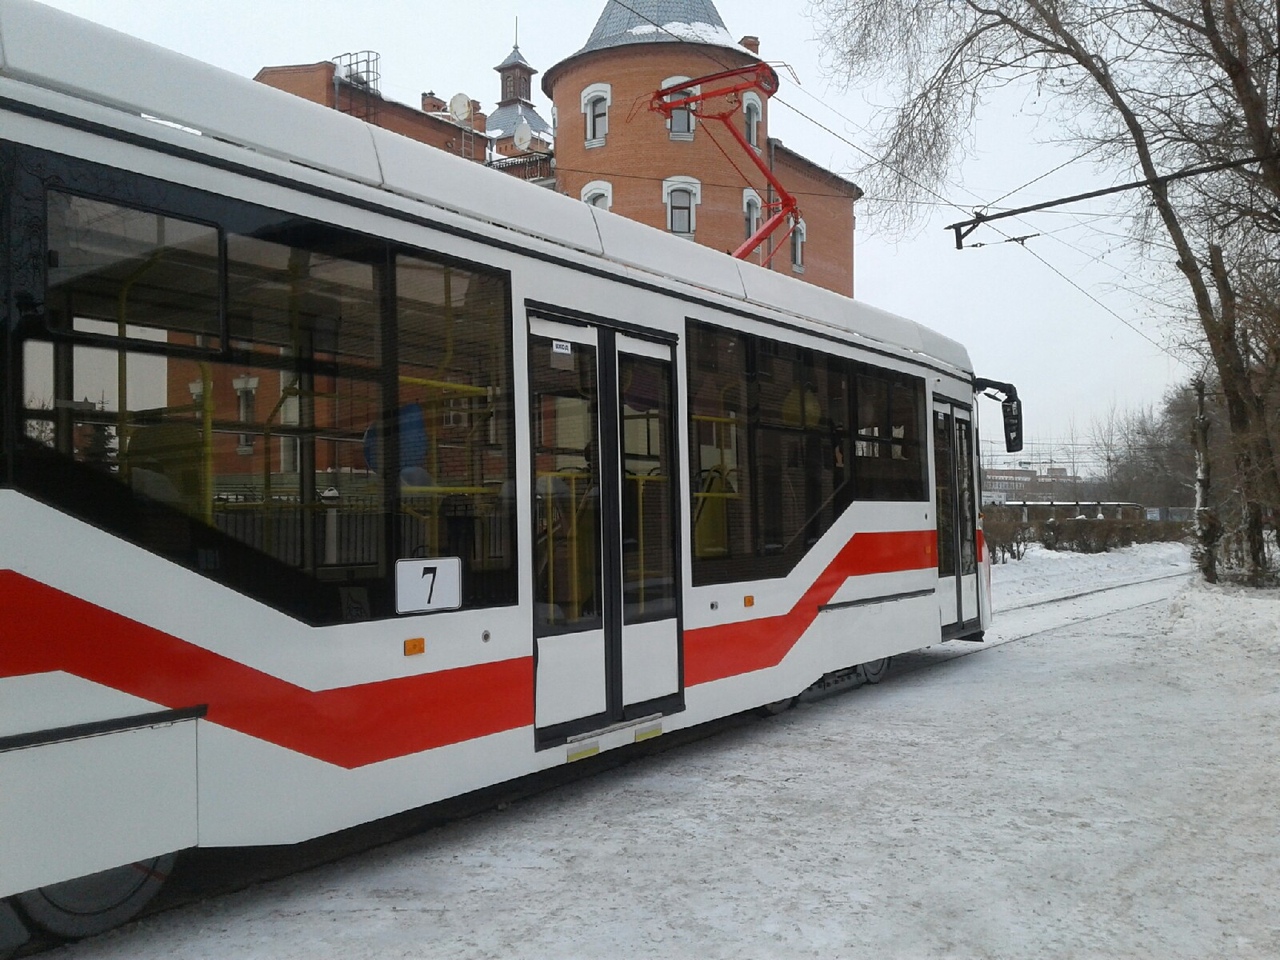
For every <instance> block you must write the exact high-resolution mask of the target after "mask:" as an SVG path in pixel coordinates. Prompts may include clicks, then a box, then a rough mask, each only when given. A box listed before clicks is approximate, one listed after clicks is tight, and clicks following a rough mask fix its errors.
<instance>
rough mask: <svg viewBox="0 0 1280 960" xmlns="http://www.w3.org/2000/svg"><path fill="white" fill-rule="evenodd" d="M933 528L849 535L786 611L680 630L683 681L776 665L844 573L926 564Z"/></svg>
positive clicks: (890, 570) (915, 567) (929, 562)
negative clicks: (831, 558)
mask: <svg viewBox="0 0 1280 960" xmlns="http://www.w3.org/2000/svg"><path fill="white" fill-rule="evenodd" d="M937 542H938V535H937V533H935V532H934V531H933V530H913V531H909V532H902V533H859V534H855V535H854V537H853V539H851V540H850V541H849V542H848V543H847V544H845V545H844V547H843V548H842V549H841V550H840V552H839V553H837V554H836V556H835V558H834V559H833V560H832V561H831V563H830V564H828V565H827V568H826V569H825V570H824V571H822V573H821V574H820V575H819V576H818V579H817V580H815V581H814V582H813V585H812V586H810V587H809V589H808V590H806V591H805V594H804V596H802V597H801V598H800V599H799V600H798V601H797V602H796V603H795V605H794V606H792V608H791V609H790V610H788V611H787V612H786V613H784V614H780V615H778V616H774V617H761V618H759V619H756V620H743V621H739V622H738V623H725V624H720V625H718V626H714V627H703V628H702V629H700V630H687V631H685V635H684V677H685V685H686V686H690V687H692V686H695V685H696V684H699V683H709V682H711V681H712V680H722V679H724V678H725V677H732V676H736V675H738V674H741V673H750V672H752V671H753V670H763V669H765V668H767V667H774V666H777V665H778V664H779V663H781V662H782V658H783V657H785V656H786V655H787V654H788V653H789V652H790V651H791V648H792V647H794V646H795V645H796V643H797V642H798V641H799V639H800V637H801V636H802V635H803V634H804V632H805V631H806V630H808V629H809V627H810V626H811V625H812V623H813V621H814V620H815V619H817V616H818V608H819V607H820V606H822V605H823V604H824V603H830V602H831V598H832V597H834V596H835V593H836V591H837V590H839V589H840V587H841V586H842V585H843V584H844V582H845V580H847V579H848V578H849V577H859V576H865V575H867V574H872V573H899V572H902V571H906V570H924V569H929V568H932V567H933V566H934V565H935V564H936V562H937V560H936V557H935V553H934V551H935V550H936V549H937Z"/></svg>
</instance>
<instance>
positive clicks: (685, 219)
mask: <svg viewBox="0 0 1280 960" xmlns="http://www.w3.org/2000/svg"><path fill="white" fill-rule="evenodd" d="M667 207H668V208H669V209H670V212H671V220H670V222H671V232H672V233H693V191H692V190H685V189H683V188H681V189H679V190H672V191H671V196H670V197H669V198H668V199H667Z"/></svg>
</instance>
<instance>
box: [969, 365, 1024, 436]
mask: <svg viewBox="0 0 1280 960" xmlns="http://www.w3.org/2000/svg"><path fill="white" fill-rule="evenodd" d="M973 390H974V393H985V392H986V391H988V390H990V391H992V392H991V393H987V394H986V395H987V396H988V397H991V398H992V399H993V400H1000V401H1001V403H1000V409H1001V411H1002V412H1003V413H1004V448H1005V450H1006V451H1007V452H1009V453H1018V452H1020V451H1021V450H1022V401H1021V400H1019V399H1018V388H1017V387H1015V386H1014V385H1013V384H1012V383H1002V382H1001V381H999V380H987V379H985V378H982V377H979V378H976V379H975V380H974V381H973Z"/></svg>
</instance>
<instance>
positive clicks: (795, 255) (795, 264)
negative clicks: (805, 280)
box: [791, 220, 805, 273]
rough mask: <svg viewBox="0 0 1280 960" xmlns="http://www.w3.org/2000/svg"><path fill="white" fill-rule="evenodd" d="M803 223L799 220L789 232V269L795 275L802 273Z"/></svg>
mask: <svg viewBox="0 0 1280 960" xmlns="http://www.w3.org/2000/svg"><path fill="white" fill-rule="evenodd" d="M804 241H805V228H804V221H803V220H801V221H800V222H799V223H797V224H796V225H795V229H794V230H792V231H791V269H792V270H793V271H794V272H796V273H804Z"/></svg>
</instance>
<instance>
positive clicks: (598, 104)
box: [587, 97, 609, 140]
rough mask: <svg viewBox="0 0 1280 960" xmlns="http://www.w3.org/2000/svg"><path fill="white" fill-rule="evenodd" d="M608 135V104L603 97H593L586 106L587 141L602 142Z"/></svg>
mask: <svg viewBox="0 0 1280 960" xmlns="http://www.w3.org/2000/svg"><path fill="white" fill-rule="evenodd" d="M608 133H609V103H608V101H607V100H605V98H604V97H593V98H592V99H591V101H590V102H589V103H588V104H587V139H588V140H603V139H604V138H605V136H606V135H607V134H608Z"/></svg>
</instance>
